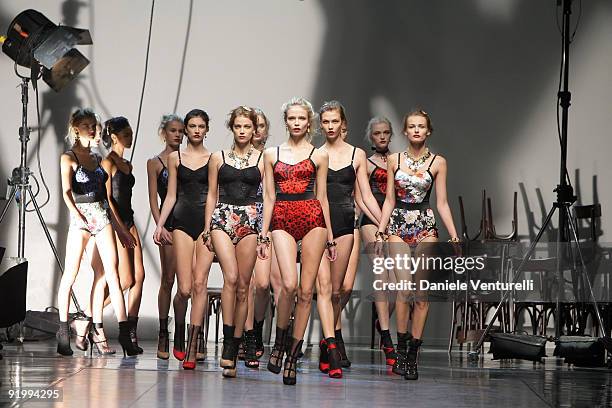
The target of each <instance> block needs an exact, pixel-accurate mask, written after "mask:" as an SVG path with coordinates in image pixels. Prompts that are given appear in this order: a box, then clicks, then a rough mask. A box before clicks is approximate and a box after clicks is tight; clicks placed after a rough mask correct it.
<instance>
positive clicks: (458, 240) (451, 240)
mask: <svg viewBox="0 0 612 408" xmlns="http://www.w3.org/2000/svg"><path fill="white" fill-rule="evenodd" d="M448 242H452V243H454V244H456V243H459V242H461V240H460V239H459V237H452V238H451V239H449V240H448Z"/></svg>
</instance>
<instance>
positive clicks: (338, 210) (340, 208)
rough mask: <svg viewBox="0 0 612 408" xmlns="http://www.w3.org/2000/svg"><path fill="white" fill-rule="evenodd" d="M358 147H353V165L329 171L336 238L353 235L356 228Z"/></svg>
mask: <svg viewBox="0 0 612 408" xmlns="http://www.w3.org/2000/svg"><path fill="white" fill-rule="evenodd" d="M356 150H357V148H356V147H353V155H352V156H351V163H350V164H348V165H346V166H345V167H343V168H341V169H339V170H333V169H328V170H327V201H328V202H329V216H330V218H331V224H332V232H333V234H334V238H338V237H341V236H343V235H347V234H352V233H353V229H354V228H355V200H354V196H353V192H354V190H355V180H356V178H357V176H356V175H355V168H354V167H353V161H354V160H355V151H356Z"/></svg>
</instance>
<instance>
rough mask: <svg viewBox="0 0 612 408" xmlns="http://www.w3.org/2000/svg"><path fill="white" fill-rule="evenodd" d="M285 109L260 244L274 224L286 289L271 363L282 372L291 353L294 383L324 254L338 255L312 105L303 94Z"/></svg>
mask: <svg viewBox="0 0 612 408" xmlns="http://www.w3.org/2000/svg"><path fill="white" fill-rule="evenodd" d="M282 110H283V119H284V121H285V125H286V127H287V132H288V133H289V139H288V140H287V142H286V143H283V144H282V145H281V146H278V147H276V148H270V149H267V150H266V152H265V155H264V180H265V182H264V189H265V195H264V223H263V229H262V232H261V234H260V236H259V244H258V248H257V249H258V253H259V256H260V257H262V258H266V257H267V256H269V249H270V247H269V242H270V238H269V237H268V230H271V231H272V233H271V234H272V240H273V241H274V248H275V250H276V257H277V260H278V264H279V268H280V271H281V277H282V280H283V291H282V293H281V296H280V297H279V304H278V318H277V328H276V340H275V343H274V348H273V350H272V354H271V355H270V360H269V362H268V369H269V370H270V371H272V372H273V373H280V371H281V369H283V362H282V360H283V356H284V354H285V353H287V358H286V359H285V363H284V371H283V383H284V384H287V385H293V384H295V383H296V376H297V360H298V355H299V352H300V351H301V347H302V343H303V340H302V339H303V337H304V332H305V330H306V325H307V324H308V318H309V316H310V308H311V302H312V294H313V289H314V284H315V280H316V277H317V272H318V269H319V265H320V263H321V257H322V256H323V252H324V251H325V249H326V248H327V257H328V258H329V260H330V261H333V260H335V258H336V242H334V240H333V232H332V228H331V221H330V218H329V206H328V202H327V189H326V184H327V166H328V162H329V157H328V155H327V153H326V152H324V151H320V150H317V149H315V147H314V146H313V145H312V144H311V143H310V132H311V131H312V130H313V129H314V125H313V119H314V112H313V110H312V105H311V104H310V102H308V101H306V100H305V99H303V98H293V99H291V100H290V101H289V102H287V103H286V104H285V105H283V109H282ZM315 186H316V187H315ZM315 189H316V190H315ZM315 191H316V193H315ZM298 241H302V257H301V269H300V272H301V273H300V279H299V283H298V273H297V268H296V263H295V259H296V255H297V243H298ZM296 295H297V306H296V308H295V321H294V324H293V332H292V333H291V335H290V334H289V333H288V325H289V318H290V316H291V312H292V310H293V306H294V303H295V298H296Z"/></svg>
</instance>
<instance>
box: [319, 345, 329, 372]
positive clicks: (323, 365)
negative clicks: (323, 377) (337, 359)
mask: <svg viewBox="0 0 612 408" xmlns="http://www.w3.org/2000/svg"><path fill="white" fill-rule="evenodd" d="M319 371H321V372H322V373H324V374H327V373H329V351H328V350H327V340H326V339H321V341H320V342H319Z"/></svg>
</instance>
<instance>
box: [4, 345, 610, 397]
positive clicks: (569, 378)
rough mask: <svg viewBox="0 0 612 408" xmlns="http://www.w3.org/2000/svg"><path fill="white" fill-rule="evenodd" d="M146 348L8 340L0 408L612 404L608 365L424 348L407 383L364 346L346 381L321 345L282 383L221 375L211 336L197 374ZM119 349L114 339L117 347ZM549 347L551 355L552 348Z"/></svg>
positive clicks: (242, 371) (267, 377) (355, 353)
mask: <svg viewBox="0 0 612 408" xmlns="http://www.w3.org/2000/svg"><path fill="white" fill-rule="evenodd" d="M141 345H142V346H143V347H144V348H145V354H144V355H142V356H139V357H137V358H122V357H119V356H116V357H110V358H102V357H94V358H88V357H87V356H86V354H85V353H83V352H78V351H76V352H75V356H73V357H61V356H57V355H56V354H55V343H54V342H52V341H49V342H43V343H41V342H37V343H26V344H25V345H23V346H17V345H14V344H8V345H5V347H4V350H3V352H2V353H3V354H4V359H3V360H2V361H0V392H1V396H0V406H11V407H18V406H19V407H20V406H32V407H43V406H74V407H104V408H111V407H217V406H227V407H243V406H246V407H250V406H260V407H264V406H265V407H279V408H280V407H283V408H284V407H287V408H290V407H296V406H315V407H318V406H320V407H342V406H351V407H362V406H365V407H406V406H409V407H453V408H460V407H492V406H493V407H496V408H498V407H513V408H519V407H520V408H523V407H599V406H601V407H611V406H612V387H611V385H612V372H610V371H608V370H607V369H577V368H567V366H562V365H561V366H557V365H556V364H555V362H554V360H548V361H547V362H546V364H533V363H530V362H520V361H512V362H510V361H504V362H499V361H491V359H490V358H491V357H490V355H485V356H484V358H482V359H481V361H480V362H479V363H478V364H471V363H468V361H467V358H466V354H465V353H461V352H458V351H457V352H455V353H454V354H453V357H452V358H451V359H449V357H448V355H447V353H446V351H445V350H442V349H431V348H424V349H423V351H422V353H421V357H420V364H419V373H420V379H419V380H418V381H406V380H404V379H403V378H402V377H399V376H396V375H394V374H393V373H391V371H390V370H389V369H387V368H386V367H385V366H383V365H382V364H383V363H382V361H383V359H382V352H380V351H376V350H370V349H369V348H366V347H355V348H351V349H350V350H349V357H350V358H351V360H352V361H353V366H352V367H351V368H349V369H347V370H345V376H344V378H342V379H330V378H328V377H327V376H324V375H323V374H321V373H320V372H319V371H318V369H317V357H318V348H317V347H315V348H314V349H310V348H309V349H307V350H306V354H305V357H304V358H303V359H302V362H301V365H300V368H299V374H298V385H297V386H295V387H290V386H285V385H283V384H282V378H281V375H274V374H272V373H269V372H268V371H266V370H265V368H264V364H265V362H267V353H268V352H269V349H268V350H266V355H265V356H264V358H263V359H262V362H263V363H264V364H262V368H261V369H260V370H259V371H255V370H251V369H247V368H245V367H244V365H243V364H242V363H241V362H240V363H239V364H240V366H239V371H238V377H237V378H234V379H226V378H222V376H221V371H220V369H219V367H218V358H217V354H216V353H217V350H216V348H215V347H214V344H212V343H209V348H208V357H207V360H206V362H205V363H202V364H199V365H198V367H197V369H196V371H184V370H182V369H181V367H180V366H179V362H178V361H177V360H174V359H173V358H171V359H170V360H168V361H163V360H158V359H157V358H156V357H155V347H156V343H153V342H145V343H144V344H141ZM113 346H118V345H115V344H113ZM550 354H551V353H549V355H550ZM15 387H36V388H39V389H40V388H45V389H49V390H52V389H59V390H61V391H62V397H63V402H62V403H55V404H54V403H51V402H50V401H40V400H37V401H33V400H26V401H17V400H15V399H12V400H9V398H8V396H9V390H10V389H14V388H15Z"/></svg>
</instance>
